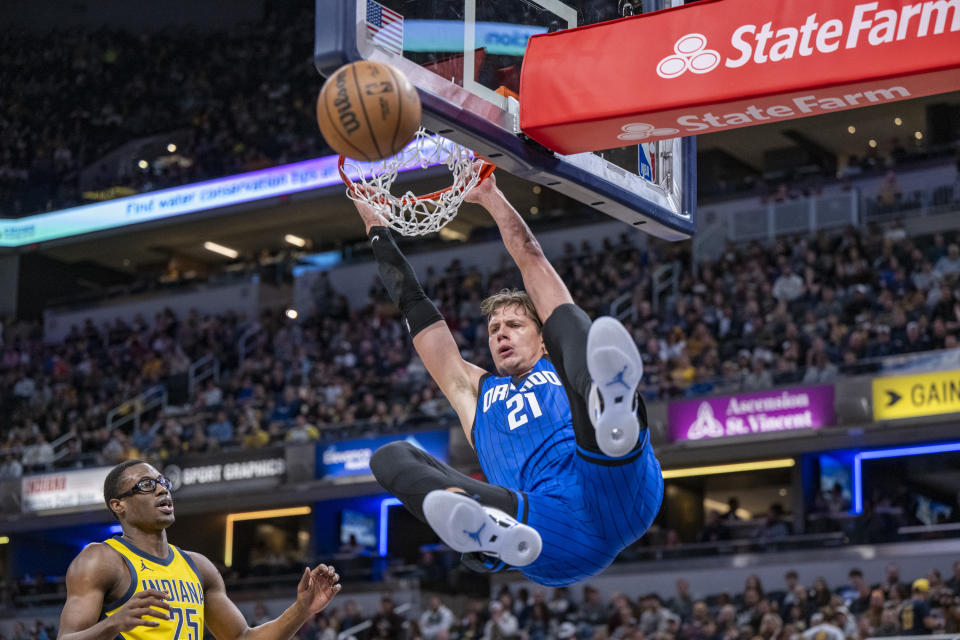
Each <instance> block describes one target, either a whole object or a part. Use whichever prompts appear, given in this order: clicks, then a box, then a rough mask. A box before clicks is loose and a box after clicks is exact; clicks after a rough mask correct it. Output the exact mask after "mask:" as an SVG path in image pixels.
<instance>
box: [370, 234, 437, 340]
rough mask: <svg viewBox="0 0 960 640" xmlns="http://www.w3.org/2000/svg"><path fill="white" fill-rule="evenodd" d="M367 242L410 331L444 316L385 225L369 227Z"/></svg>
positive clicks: (389, 292) (384, 282) (384, 283)
mask: <svg viewBox="0 0 960 640" xmlns="http://www.w3.org/2000/svg"><path fill="white" fill-rule="evenodd" d="M370 246H371V247H372V248H373V257H374V258H375V259H376V261H377V266H378V268H379V271H380V279H381V280H382V281H383V286H384V287H386V289H387V293H388V294H389V295H390V299H391V300H393V302H394V304H396V305H397V307H399V308H400V313H402V314H403V317H404V319H405V320H406V321H407V329H409V330H410V334H411V335H414V336H415V335H417V334H418V333H420V332H421V331H423V330H424V329H426V328H427V327H429V326H430V325H431V324H433V323H434V322H436V321H438V320H443V316H442V315H440V312H439V311H438V310H437V307H436V305H434V304H433V302H432V301H431V300H430V298H428V297H427V294H426V293H424V291H423V287H422V286H420V281H419V280H417V274H415V273H414V272H413V267H411V266H410V263H409V262H407V259H406V258H404V257H403V254H402V253H401V252H400V248H399V247H398V246H397V243H396V242H394V240H393V235H392V234H391V233H390V230H389V229H388V228H387V227H382V226H378V227H373V228H371V229H370Z"/></svg>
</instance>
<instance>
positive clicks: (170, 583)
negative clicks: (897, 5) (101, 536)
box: [102, 536, 203, 640]
mask: <svg viewBox="0 0 960 640" xmlns="http://www.w3.org/2000/svg"><path fill="white" fill-rule="evenodd" d="M103 542H104V544H106V545H109V546H110V547H112V548H113V549H115V550H116V551H117V552H118V553H119V554H120V555H121V556H123V559H124V560H126V561H127V568H128V569H129V570H130V588H129V589H127V592H126V593H125V594H123V597H122V598H120V599H119V600H116V601H114V602H109V603H104V605H103V611H102V614H103V615H105V616H111V615H113V614H114V613H116V612H117V610H118V609H120V607H122V606H123V605H124V604H126V602H127V600H129V599H130V598H131V597H133V594H135V593H138V592H140V591H144V590H146V589H157V590H159V591H166V592H167V593H168V594H169V595H170V600H169V601H167V604H169V605H170V619H169V620H163V619H160V618H152V619H153V620H156V621H157V622H159V623H160V624H159V625H158V626H156V627H147V626H140V627H136V628H135V629H132V630H130V631H125V632H124V633H122V634H120V635H121V636H122V637H123V638H124V639H125V640H203V582H202V581H201V580H200V572H199V571H197V567H196V565H195V564H194V562H193V560H192V559H191V558H190V557H189V556H187V554H185V553H184V552H183V551H181V550H180V549H178V548H177V547H175V546H173V545H172V544H171V545H170V555H168V556H167V557H166V558H158V557H156V556H154V555H150V554H149V553H147V552H146V551H142V550H141V549H138V548H137V547H135V546H133V545H132V544H131V543H130V542H128V541H127V540H125V539H123V538H121V537H120V536H114V537H113V538H109V539H107V540H104V541H103ZM118 640H119V639H118Z"/></svg>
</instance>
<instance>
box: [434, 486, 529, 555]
mask: <svg viewBox="0 0 960 640" xmlns="http://www.w3.org/2000/svg"><path fill="white" fill-rule="evenodd" d="M423 515H424V516H425V517H426V518H427V523H429V525H430V526H431V527H432V528H433V530H434V531H436V532H437V535H438V536H440V539H441V540H443V541H444V542H445V543H446V544H447V546H449V547H450V548H451V549H454V550H455V551H460V552H461V553H473V552H480V553H485V554H489V555H494V556H497V557H498V558H500V559H501V560H503V561H504V562H506V563H507V564H509V565H512V566H515V567H523V566H526V565H528V564H530V563H531V562H533V561H534V560H536V559H537V556H539V555H540V550H541V549H542V548H543V541H542V540H541V539H540V534H539V533H537V531H536V529H534V528H533V527H530V526H528V525H525V524H522V523H520V522H517V521H516V520H515V519H513V518H511V517H510V516H508V515H507V514H506V513H504V512H503V511H500V510H499V509H494V508H493V507H487V506H484V505H482V504H480V503H479V502H477V501H476V500H474V499H473V498H469V497H467V496H465V495H463V494H462V493H454V492H452V491H442V490H437V491H431V492H430V493H428V494H427V497H426V498H424V499H423Z"/></svg>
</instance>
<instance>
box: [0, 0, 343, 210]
mask: <svg viewBox="0 0 960 640" xmlns="http://www.w3.org/2000/svg"><path fill="white" fill-rule="evenodd" d="M272 4H273V3H270V4H268V5H265V6H266V9H265V10H266V11H267V12H268V13H267V15H265V16H264V18H263V20H262V21H260V22H259V23H256V24H246V25H241V26H239V27H235V28H233V29H231V30H229V31H212V32H205V33H196V32H194V31H191V30H170V31H164V32H156V33H140V34H136V33H130V32H126V31H122V30H117V29H106V28H105V29H101V30H98V31H95V32H90V31H80V30H59V31H54V32H52V33H51V34H48V35H47V36H46V37H43V38H42V47H39V50H38V46H37V41H38V36H37V34H35V33H29V32H17V31H14V30H10V31H7V32H5V33H4V34H3V38H0V43H2V44H0V83H2V84H3V86H4V92H3V95H2V96H0V123H3V130H4V132H5V133H6V135H4V137H3V140H2V141H0V203H2V209H3V213H4V215H5V216H16V215H24V214H29V213H33V212H35V211H38V210H49V209H55V208H61V207H65V206H70V205H73V204H77V203H79V202H80V200H81V191H96V190H102V189H108V188H110V187H117V186H122V187H127V188H131V189H133V190H134V191H146V190H150V189H156V188H162V187H165V186H173V185H178V184H185V183H188V182H193V181H196V180H200V179H204V178H212V177H219V176H224V175H230V174H234V173H239V172H241V171H249V170H253V169H258V168H263V167H266V166H272V165H275V164H281V163H285V162H292V161H296V160H303V159H306V158H312V157H317V156H319V155H321V154H322V153H324V152H326V151H328V150H327V149H326V145H325V144H324V142H323V140H322V138H321V137H320V136H319V134H318V133H317V126H316V121H315V118H314V115H313V112H314V104H313V102H314V100H315V99H316V93H317V90H318V88H319V84H320V82H319V78H318V76H317V75H316V71H314V70H313V67H312V64H311V61H312V51H313V24H314V23H313V9H312V6H310V5H305V6H303V5H302V7H303V10H302V11H300V12H291V11H290V10H283V9H282V8H281V7H279V6H278V7H273V6H272ZM67 96H69V99H65V97H67ZM183 130H186V131H187V132H188V135H187V136H186V137H185V138H183V139H184V143H183V144H181V145H180V147H179V148H178V149H177V150H176V154H175V155H171V156H168V157H166V158H165V161H164V162H160V163H155V165H154V166H151V167H149V168H147V169H140V168H139V167H138V166H137V165H136V164H134V163H136V162H137V160H138V159H134V160H133V161H132V162H130V163H129V164H125V165H122V166H118V167H116V170H115V171H113V172H106V173H99V174H96V175H94V176H92V177H90V179H89V180H86V181H84V182H83V184H81V179H80V178H81V175H80V174H81V172H82V171H84V169H86V168H87V167H88V166H90V165H91V164H92V163H93V162H94V161H97V160H99V159H100V158H102V157H103V156H105V155H106V154H108V153H110V152H111V151H113V150H115V149H117V148H119V147H121V146H123V145H124V144H126V143H128V142H130V141H131V140H136V139H139V138H142V137H146V136H151V135H156V134H160V133H166V132H170V133H173V132H179V131H183ZM165 145H166V141H164V142H163V146H165Z"/></svg>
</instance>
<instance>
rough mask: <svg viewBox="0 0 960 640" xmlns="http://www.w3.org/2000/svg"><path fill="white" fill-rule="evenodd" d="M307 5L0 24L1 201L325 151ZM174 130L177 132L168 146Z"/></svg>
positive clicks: (5, 207) (500, 69)
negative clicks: (133, 27)
mask: <svg viewBox="0 0 960 640" xmlns="http://www.w3.org/2000/svg"><path fill="white" fill-rule="evenodd" d="M570 4H572V5H573V6H575V7H577V9H578V13H579V16H578V22H579V23H580V24H591V23H596V22H601V21H604V20H610V19H613V18H616V17H619V16H620V15H623V14H627V15H629V14H632V13H633V12H634V11H635V10H638V9H639V4H640V3H639V2H634V1H632V0H622V1H621V2H619V3H618V2H614V1H610V0H580V1H573V2H571V3H570ZM634 5H637V6H636V7H634ZM411 10H412V9H411ZM483 10H484V11H487V12H493V13H492V14H491V15H490V16H487V17H481V19H490V20H494V21H497V20H499V21H506V22H522V23H530V24H540V23H542V21H543V19H544V17H543V16H542V15H541V12H539V11H536V10H534V9H533V5H530V4H528V3H507V4H503V5H502V6H501V5H497V4H496V3H495V4H494V5H490V6H488V7H484V8H483ZM428 11H430V10H429V9H428ZM520 12H527V15H519V13H520ZM312 13H313V8H312V6H309V5H306V6H302V5H301V6H299V7H297V6H294V5H292V4H290V3H288V4H278V5H277V6H274V5H273V3H271V4H268V5H266V8H265V15H264V16H263V17H262V19H261V20H260V21H258V22H255V23H250V24H241V25H238V26H233V27H231V28H229V29H223V30H210V29H209V28H208V29H207V30H204V31H198V30H191V29H186V30H182V29H180V30H174V29H170V30H160V31H155V32H150V33H133V32H129V31H124V30H120V29H116V28H102V29H99V30H97V31H82V30H55V31H52V32H50V33H49V34H44V35H42V36H40V35H38V34H36V33H31V32H27V31H17V30H15V29H12V28H7V30H5V31H4V33H3V36H4V37H3V38H0V83H2V84H3V86H4V88H5V91H4V93H3V95H2V96H0V123H2V124H3V128H4V131H5V132H7V133H8V135H5V136H4V138H3V140H2V141H0V209H2V211H3V214H4V215H5V216H21V215H27V214H31V213H35V212H38V211H46V210H52V209H58V208H63V207H67V206H72V205H76V204H80V203H82V202H83V201H85V200H86V201H89V199H91V198H94V199H99V198H103V197H111V196H112V197H116V196H118V195H127V194H131V193H136V192H142V191H149V190H152V189H158V188H163V187H168V186H176V185H181V184H186V183H189V182H194V181H197V180H201V179H208V178H215V177H220V176H225V175H231V174H235V173H239V172H243V171H250V170H255V169H259V168H263V167H266V166H273V165H277V164H283V163H287V162H293V161H297V160H304V159H308V158H314V157H318V156H320V155H322V154H326V153H330V149H329V148H328V147H327V145H326V144H325V143H324V141H323V139H322V138H321V137H320V135H319V134H318V130H317V127H316V124H315V117H314V106H313V102H314V100H315V98H316V93H317V90H318V87H319V85H320V78H319V77H318V76H317V74H316V71H315V70H314V69H313V65H312V51H313V38H314V30H313V27H314V20H313V15H312ZM430 15H432V14H430ZM558 26H559V25H558ZM38 40H41V41H42V43H43V46H42V48H41V51H40V53H39V54H38V53H36V51H37V46H36V43H37V41H38ZM421 55H424V54H421ZM434 55H441V54H434ZM443 55H445V54H443ZM145 61H149V63H147V62H145ZM516 63H517V59H516V58H509V57H505V56H489V57H488V60H487V63H486V65H484V66H483V67H482V68H481V69H480V70H479V72H480V73H481V74H486V75H491V74H492V75H497V74H500V75H503V74H504V72H507V71H511V70H513V71H515V70H516V68H517V65H516ZM507 75H509V76H511V77H513V76H517V77H518V75H517V74H516V73H513V74H512V75H511V74H510V73H507ZM498 77H499V76H498ZM498 82H500V83H502V80H499V81H498ZM494 86H495V85H494ZM65 96H69V99H65ZM160 134H165V135H167V136H169V137H170V140H162V141H158V142H157V143H153V144H150V145H147V146H145V147H144V156H148V157H143V158H141V157H137V158H124V159H123V161H121V162H113V163H110V162H107V163H100V164H95V163H98V162H99V161H100V160H101V159H103V158H105V157H106V156H108V155H109V154H110V153H111V152H113V151H115V150H117V149H120V148H122V147H124V145H126V144H127V143H129V142H131V141H135V140H147V139H149V138H151V137H152V136H157V135H160ZM174 138H175V139H176V140H177V142H178V144H177V145H176V146H175V148H173V150H172V151H168V150H167V149H166V148H167V143H168V142H172V141H173V139H174ZM912 142H914V143H915V144H910V145H905V144H903V143H901V142H900V141H899V140H897V139H893V140H892V141H890V143H889V145H887V144H884V145H882V146H881V147H880V148H878V149H871V150H870V151H869V153H868V154H867V155H866V156H865V157H864V158H862V159H860V158H851V159H850V161H849V162H848V163H847V165H846V168H845V169H844V171H843V173H842V176H841V177H842V178H844V179H846V178H850V177H852V176H855V175H859V173H860V172H861V171H873V170H876V171H882V170H884V169H885V168H887V167H892V166H897V167H899V166H902V165H903V164H904V163H906V162H909V161H911V160H915V159H917V158H924V157H927V156H929V155H930V153H931V150H930V149H928V148H927V147H926V143H925V141H923V142H920V141H912ZM887 147H889V148H887ZM945 149H946V150H945V151H944V153H952V152H953V150H952V149H951V148H946V147H945ZM140 160H147V162H148V166H146V167H141V166H140V164H139V161H140ZM813 169H815V170H813ZM797 170H798V172H797V173H796V174H795V175H794V174H790V175H781V174H780V173H775V174H773V175H770V176H767V177H766V178H759V177H757V176H755V175H752V174H751V175H748V176H742V177H740V178H738V179H736V180H725V179H719V178H718V179H715V180H714V179H711V178H710V176H712V175H713V174H712V173H711V172H704V174H703V175H704V176H706V178H705V179H704V180H703V181H702V184H701V192H702V195H707V196H710V195H723V194H733V193H740V194H743V193H748V192H751V191H752V192H754V193H756V194H758V195H776V194H778V193H779V191H780V190H781V189H782V186H778V185H783V184H784V183H786V184H789V185H791V187H792V188H794V189H796V190H802V191H804V192H816V191H817V189H819V187H820V186H822V184H823V183H824V182H826V181H829V180H831V179H836V178H837V171H836V169H835V168H832V167H825V166H817V167H812V168H811V167H797ZM84 194H93V195H84Z"/></svg>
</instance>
